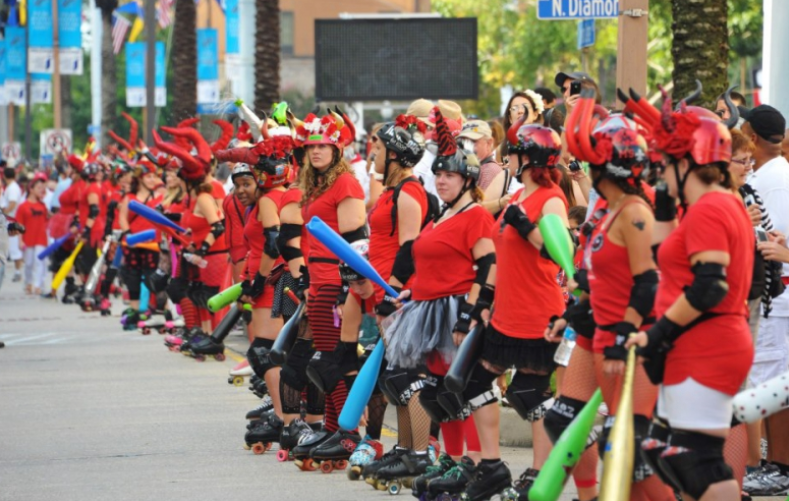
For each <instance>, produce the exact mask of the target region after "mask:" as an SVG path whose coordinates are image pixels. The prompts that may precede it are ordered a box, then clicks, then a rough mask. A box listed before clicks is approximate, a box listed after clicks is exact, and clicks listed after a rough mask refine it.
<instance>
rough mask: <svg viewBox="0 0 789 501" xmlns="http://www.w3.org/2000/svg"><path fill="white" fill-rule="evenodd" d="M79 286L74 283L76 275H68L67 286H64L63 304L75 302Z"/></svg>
mask: <svg viewBox="0 0 789 501" xmlns="http://www.w3.org/2000/svg"><path fill="white" fill-rule="evenodd" d="M78 290H79V287H77V284H75V283H74V277H66V286H65V287H64V288H63V299H61V301H62V302H63V304H74V295H75V294H76V293H77V292H78Z"/></svg>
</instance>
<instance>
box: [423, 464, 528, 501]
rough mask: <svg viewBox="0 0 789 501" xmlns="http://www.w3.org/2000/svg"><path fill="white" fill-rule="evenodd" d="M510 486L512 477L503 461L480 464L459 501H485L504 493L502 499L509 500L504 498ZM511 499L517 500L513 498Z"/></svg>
mask: <svg viewBox="0 0 789 501" xmlns="http://www.w3.org/2000/svg"><path fill="white" fill-rule="evenodd" d="M511 484H512V475H511V474H510V470H509V468H507V465H505V464H504V462H503V461H501V460H498V461H496V462H495V463H486V462H481V463H480V464H479V465H478V466H477V469H476V470H475V471H474V477H473V478H472V479H471V482H469V484H468V485H467V486H466V490H465V492H463V494H462V495H461V496H460V499H461V501H486V500H488V499H490V498H491V497H493V496H495V495H496V494H499V493H502V491H505V492H504V493H503V494H502V497H504V498H505V499H508V500H509V499H510V498H508V497H506V496H507V493H510V491H511V489H512V487H511ZM431 487H432V486H431ZM512 499H513V500H514V499H519V498H517V497H515V498H512Z"/></svg>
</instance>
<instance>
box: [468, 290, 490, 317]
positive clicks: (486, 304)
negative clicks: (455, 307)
mask: <svg viewBox="0 0 789 501" xmlns="http://www.w3.org/2000/svg"><path fill="white" fill-rule="evenodd" d="M494 295H495V289H494V288H493V287H491V286H489V285H486V286H484V287H482V288H481V289H480V290H479V296H478V297H477V302H476V303H474V309H473V310H471V318H473V319H474V320H476V321H477V322H482V312H483V311H485V310H490V307H491V305H492V304H493V297H494Z"/></svg>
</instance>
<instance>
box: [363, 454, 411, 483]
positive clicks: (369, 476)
mask: <svg viewBox="0 0 789 501" xmlns="http://www.w3.org/2000/svg"><path fill="white" fill-rule="evenodd" d="M407 452H408V449H405V448H403V447H398V446H396V445H395V446H394V447H392V449H391V450H390V451H389V452H387V453H385V454H384V455H383V456H381V459H379V460H378V461H373V462H372V463H370V464H368V465H367V466H365V467H364V468H362V478H364V481H365V482H367V483H368V484H369V485H371V486H372V487H373V488H374V489H378V487H377V484H378V470H380V469H381V468H383V467H385V466H387V465H388V464H390V463H393V462H395V461H397V459H398V458H399V457H400V456H401V455H402V454H405V453H407Z"/></svg>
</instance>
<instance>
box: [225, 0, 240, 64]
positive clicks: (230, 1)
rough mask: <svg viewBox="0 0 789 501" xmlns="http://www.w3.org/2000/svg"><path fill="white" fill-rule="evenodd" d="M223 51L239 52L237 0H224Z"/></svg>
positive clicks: (229, 52) (228, 52) (227, 52)
mask: <svg viewBox="0 0 789 501" xmlns="http://www.w3.org/2000/svg"><path fill="white" fill-rule="evenodd" d="M225 53H226V54H228V55H230V54H240V53H241V49H240V48H239V42H238V0H225Z"/></svg>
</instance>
